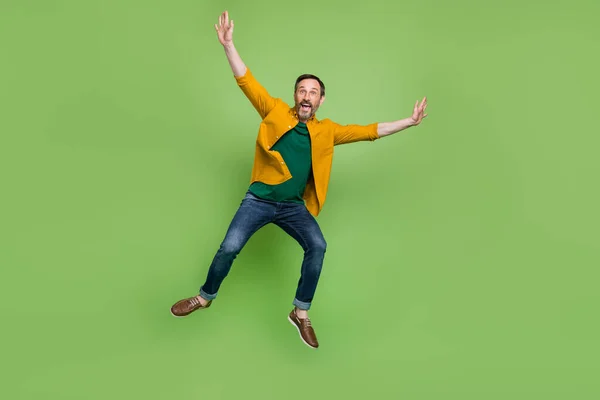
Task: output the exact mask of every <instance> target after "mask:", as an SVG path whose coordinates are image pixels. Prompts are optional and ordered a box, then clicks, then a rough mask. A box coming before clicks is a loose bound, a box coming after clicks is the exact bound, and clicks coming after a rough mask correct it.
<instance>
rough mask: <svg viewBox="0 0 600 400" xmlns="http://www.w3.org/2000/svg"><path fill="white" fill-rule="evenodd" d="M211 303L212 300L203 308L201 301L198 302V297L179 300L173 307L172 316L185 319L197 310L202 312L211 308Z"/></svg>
mask: <svg viewBox="0 0 600 400" xmlns="http://www.w3.org/2000/svg"><path fill="white" fill-rule="evenodd" d="M211 303H212V300H209V302H208V303H206V305H205V306H203V305H202V304H200V300H198V297H196V296H194V297H190V298H187V299H183V300H179V301H178V302H177V303H175V304H173V307H171V314H173V315H174V316H176V317H185V316H186V315H188V314H191V313H193V312H194V311H196V310H201V309H204V308H208V307H210V304H211Z"/></svg>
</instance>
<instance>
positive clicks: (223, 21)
mask: <svg viewBox="0 0 600 400" xmlns="http://www.w3.org/2000/svg"><path fill="white" fill-rule="evenodd" d="M215 30H216V31H217V36H218V37H219V42H221V44H222V45H223V49H225V55H226V56H227V61H229V65H230V66H231V70H232V71H233V75H234V76H235V77H236V78H237V77H239V76H244V75H245V74H246V64H244V61H242V57H240V55H239V53H238V52H237V50H236V48H235V46H234V45H233V20H231V21H229V13H228V12H227V11H225V12H224V13H223V14H221V16H220V17H219V25H216V24H215Z"/></svg>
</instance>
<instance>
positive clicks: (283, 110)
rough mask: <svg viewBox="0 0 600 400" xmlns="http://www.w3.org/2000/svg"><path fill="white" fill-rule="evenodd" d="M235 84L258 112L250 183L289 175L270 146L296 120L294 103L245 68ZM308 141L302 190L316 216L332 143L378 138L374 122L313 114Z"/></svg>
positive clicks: (277, 180)
mask: <svg viewBox="0 0 600 400" xmlns="http://www.w3.org/2000/svg"><path fill="white" fill-rule="evenodd" d="M235 79H236V81H237V84H238V86H239V87H240V88H241V89H242V91H243V92H244V94H245V95H246V97H248V99H249V100H250V102H251V103H252V105H253V106H254V108H256V111H258V113H259V114H260V116H261V118H262V122H261V124H260V127H259V129H258V137H257V138H256V147H255V153H254V166H253V168H252V175H251V179H250V184H252V183H253V182H256V181H259V182H263V183H266V184H267V185H277V184H280V183H283V182H285V181H287V180H288V179H291V177H292V175H291V174H290V171H289V169H288V168H287V166H286V165H285V162H284V160H283V157H281V154H279V153H278V152H277V151H274V150H271V147H273V145H274V144H275V142H276V141H277V140H279V138H280V137H281V136H283V135H284V134H285V133H286V132H288V131H289V130H290V129H292V128H293V127H294V126H296V124H298V122H299V121H298V117H297V114H296V110H295V109H294V107H290V106H289V105H288V104H287V103H285V102H284V101H283V100H282V99H279V98H274V97H271V96H270V95H269V93H268V92H267V91H266V90H265V88H264V87H263V86H262V85H261V84H260V83H259V82H258V81H257V80H256V79H255V78H254V76H253V75H252V73H251V72H250V69H248V68H246V73H245V74H244V76H239V77H235ZM306 126H307V128H308V132H309V134H310V141H311V153H312V172H313V173H312V175H311V177H310V178H309V180H308V182H307V184H306V189H305V190H304V201H305V204H306V208H307V209H308V211H309V212H310V213H311V214H312V215H314V216H317V215H318V214H319V213H320V212H321V210H322V209H323V205H324V204H325V198H326V197H327V187H328V185H329V176H330V174H331V164H332V161H333V146H336V145H339V144H344V143H352V142H358V141H363V140H369V141H374V140H376V139H379V135H378V134H377V123H373V124H370V125H340V124H337V123H335V122H333V121H331V120H329V119H324V120H318V119H316V118H315V117H314V116H313V117H311V119H309V120H308V121H307V122H306Z"/></svg>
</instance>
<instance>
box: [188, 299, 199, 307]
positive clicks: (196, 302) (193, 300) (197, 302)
mask: <svg viewBox="0 0 600 400" xmlns="http://www.w3.org/2000/svg"><path fill="white" fill-rule="evenodd" d="M190 303H191V304H192V306H193V307H196V306H197V305H198V304H200V300H198V298H197V297H192V298H191V299H190Z"/></svg>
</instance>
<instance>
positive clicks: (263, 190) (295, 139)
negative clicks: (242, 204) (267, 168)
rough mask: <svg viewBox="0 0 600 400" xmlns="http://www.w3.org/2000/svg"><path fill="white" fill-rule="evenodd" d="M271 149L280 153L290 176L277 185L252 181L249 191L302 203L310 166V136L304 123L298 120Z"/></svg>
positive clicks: (275, 199)
mask: <svg viewBox="0 0 600 400" xmlns="http://www.w3.org/2000/svg"><path fill="white" fill-rule="evenodd" d="M271 150H275V151H278V152H279V153H280V154H281V156H282V157H283V160H284V161H285V163H286V165H287V167H288V169H289V170H290V173H291V174H292V178H291V179H288V180H287V181H285V182H283V183H281V184H279V185H267V184H266V183H262V182H254V183H252V185H250V192H252V193H253V194H254V195H255V196H257V197H260V198H261V199H265V200H272V201H280V202H283V201H287V202H294V203H304V199H303V198H302V196H303V195H304V188H306V182H307V181H308V177H309V176H310V172H311V167H312V157H311V152H310V136H309V134H308V128H307V127H306V124H304V123H302V122H298V125H296V126H295V127H294V128H292V129H291V130H290V131H288V132H287V133H286V134H284V135H283V136H282V137H281V139H279V140H278V141H277V143H275V145H274V146H273V147H272V149H271Z"/></svg>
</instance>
